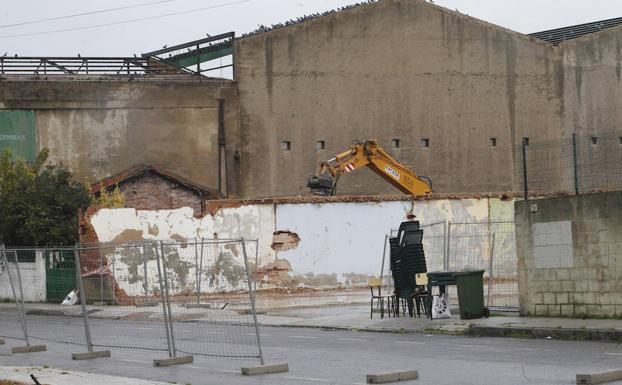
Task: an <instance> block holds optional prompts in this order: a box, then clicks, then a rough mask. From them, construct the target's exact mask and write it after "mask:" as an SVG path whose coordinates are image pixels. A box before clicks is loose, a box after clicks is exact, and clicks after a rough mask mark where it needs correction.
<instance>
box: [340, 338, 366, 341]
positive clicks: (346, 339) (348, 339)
mask: <svg viewBox="0 0 622 385" xmlns="http://www.w3.org/2000/svg"><path fill="white" fill-rule="evenodd" d="M339 341H369V340H366V339H365V338H340V339H339Z"/></svg>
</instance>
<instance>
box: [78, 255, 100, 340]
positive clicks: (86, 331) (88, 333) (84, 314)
mask: <svg viewBox="0 0 622 385" xmlns="http://www.w3.org/2000/svg"><path fill="white" fill-rule="evenodd" d="M100 256H101V249H100ZM73 259H74V261H75V262H74V265H75V268H76V279H77V280H78V290H79V293H80V306H81V307H82V319H83V321H84V335H85V336H86V349H87V351H88V352H92V351H93V341H92V340H91V329H90V328H89V314H88V313H87V311H86V292H85V291H84V282H83V281H82V268H81V267H80V250H79V249H78V245H77V244H76V245H74V247H73ZM100 264H101V260H100ZM100 271H101V266H100ZM102 275H103V272H102V274H101V275H100V280H101V276H102Z"/></svg>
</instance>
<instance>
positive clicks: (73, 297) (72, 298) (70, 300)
mask: <svg viewBox="0 0 622 385" xmlns="http://www.w3.org/2000/svg"><path fill="white" fill-rule="evenodd" d="M79 299H80V296H79V294H78V291H77V290H72V291H71V293H69V294H67V297H65V299H64V300H63V302H62V303H61V305H66V306H72V305H76V304H77V303H78V300H79Z"/></svg>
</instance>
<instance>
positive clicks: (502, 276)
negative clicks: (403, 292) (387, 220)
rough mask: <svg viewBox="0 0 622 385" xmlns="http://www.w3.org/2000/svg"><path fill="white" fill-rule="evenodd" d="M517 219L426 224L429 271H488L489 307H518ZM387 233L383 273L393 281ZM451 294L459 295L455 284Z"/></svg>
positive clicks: (486, 273)
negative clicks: (515, 221)
mask: <svg viewBox="0 0 622 385" xmlns="http://www.w3.org/2000/svg"><path fill="white" fill-rule="evenodd" d="M514 227H515V225H514V222H513V221H499V222H492V221H484V222H463V223H457V222H450V221H441V222H435V223H430V224H422V225H421V228H422V229H423V246H424V251H425V259H426V265H427V270H428V271H442V270H448V271H451V270H464V269H477V270H484V297H485V303H486V305H487V306H489V307H491V308H495V309H508V310H514V309H517V308H518V306H519V300H518V258H517V255H516V240H515V235H514V234H515V232H514ZM396 235H397V231H396V230H391V231H390V232H389V234H387V235H386V236H385V245H384V251H383V264H382V268H381V275H382V276H383V278H384V279H385V282H386V281H387V280H390V273H388V272H389V258H388V255H389V248H388V238H389V237H394V236H396ZM449 295H450V297H453V298H456V290H455V288H454V287H450V288H449Z"/></svg>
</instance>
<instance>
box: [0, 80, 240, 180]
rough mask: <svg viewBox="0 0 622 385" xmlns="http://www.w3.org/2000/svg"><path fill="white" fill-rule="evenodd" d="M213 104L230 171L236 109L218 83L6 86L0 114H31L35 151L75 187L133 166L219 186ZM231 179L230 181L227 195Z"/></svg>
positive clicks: (229, 86) (1, 89)
mask: <svg viewBox="0 0 622 385" xmlns="http://www.w3.org/2000/svg"><path fill="white" fill-rule="evenodd" d="M218 99H224V100H225V112H226V113H225V115H226V116H225V128H226V133H227V136H228V139H229V140H228V144H229V146H230V150H231V151H229V154H228V157H229V159H228V165H229V166H231V167H230V169H231V170H235V169H236V168H235V166H234V160H233V159H234V152H235V148H234V147H235V146H236V143H237V142H238V139H237V138H238V137H239V133H238V116H237V114H238V110H239V109H238V106H237V95H236V92H235V86H234V83H232V82H230V81H224V80H213V79H211V80H210V79H204V80H201V81H199V80H192V79H188V80H179V79H175V80H170V81H167V80H166V79H145V80H135V81H131V80H120V79H103V80H95V79H91V80H89V79H88V78H86V79H82V80H81V79H80V78H74V79H72V78H70V77H62V78H59V79H58V80H43V79H36V80H34V79H29V78H26V79H22V78H7V79H3V80H2V81H1V83H0V110H34V111H35V113H36V127H37V135H38V138H37V142H38V147H39V148H42V147H48V148H50V150H51V159H52V160H54V161H62V162H63V163H64V164H65V165H67V166H69V167H70V168H71V169H72V170H73V171H74V172H75V174H76V176H77V177H78V178H79V179H80V180H83V179H86V180H88V181H89V182H95V181H97V180H100V179H103V178H104V177H107V176H110V175H113V174H116V173H118V172H121V171H124V170H127V169H129V168H130V167H133V166H136V165H138V164H153V165H161V166H165V167H166V168H167V169H168V170H170V171H171V172H174V173H175V174H178V175H180V176H183V177H186V178H187V179H190V180H193V181H195V182H196V183H199V184H203V185H206V186H210V187H213V188H216V187H217V185H218V180H217V172H218V167H217V165H218ZM237 181H238V178H237V177H235V175H232V174H230V181H229V182H230V189H231V190H232V191H235V190H236V183H237Z"/></svg>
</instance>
